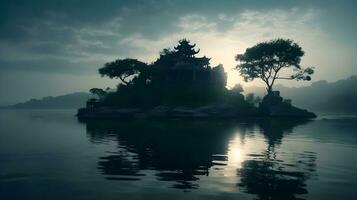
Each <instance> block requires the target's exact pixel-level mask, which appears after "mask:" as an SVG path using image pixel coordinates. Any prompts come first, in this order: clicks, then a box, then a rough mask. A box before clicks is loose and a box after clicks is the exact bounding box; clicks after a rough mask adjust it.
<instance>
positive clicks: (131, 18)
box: [0, 0, 357, 105]
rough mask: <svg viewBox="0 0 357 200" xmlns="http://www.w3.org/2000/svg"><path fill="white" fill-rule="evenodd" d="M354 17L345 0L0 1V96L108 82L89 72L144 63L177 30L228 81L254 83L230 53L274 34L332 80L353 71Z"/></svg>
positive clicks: (17, 98) (356, 48)
mask: <svg viewBox="0 0 357 200" xmlns="http://www.w3.org/2000/svg"><path fill="white" fill-rule="evenodd" d="M355 19H357V1H352V0H351V1H347V0H339V1H337V0H335V1H333V0H320V1H319V0H315V1H311V0H310V1H307V0H306V1H304V0H300V1H297V0H296V1H292V0H285V1H277V0H265V1H254V0H250V1H241V0H224V1H223V0H222V1H213V0H212V1H208V0H207V1H204V0H200V1H198V0H197V1H192V0H146V1H144V0H130V1H129V0H127V1H124V0H111V1H110V0H101V1H94V0H73V1H65V0H56V1H55V0H32V1H30V0H27V1H25V0H0V30H1V31H0V93H1V94H2V95H1V96H0V105H7V104H12V103H16V102H21V101H25V100H28V99H31V98H40V97H44V96H56V95H61V94H67V93H71V92H79V91H88V90H89V89H90V88H93V87H101V88H106V87H108V86H109V87H112V88H115V85H116V84H118V82H119V81H118V80H110V79H108V78H103V77H100V75H98V69H99V68H100V67H102V66H103V64H104V63H106V62H109V61H113V60H115V59H118V58H136V59H139V60H141V61H145V62H148V63H150V62H152V61H155V59H156V58H157V57H158V55H159V52H160V51H161V50H162V49H164V48H168V47H171V48H172V47H173V46H175V45H176V43H177V41H178V40H180V39H182V38H187V39H189V40H190V41H191V42H192V43H196V45H197V48H199V49H200V53H199V55H200V56H203V55H206V56H207V57H210V58H211V64H212V66H215V65H218V64H223V66H224V68H225V70H226V71H227V73H228V86H232V85H234V84H236V83H241V84H243V85H244V86H250V85H258V86H259V85H260V84H261V83H260V82H259V81H254V82H252V83H244V82H243V80H242V78H241V77H240V76H239V73H238V72H237V71H236V70H234V69H233V68H234V67H235V66H236V65H237V63H236V61H235V60H234V57H235V55H236V54H238V53H244V51H245V49H246V48H248V47H250V46H253V45H255V44H256V43H259V42H263V41H267V40H271V39H275V38H287V39H292V40H294V41H295V42H297V43H298V44H299V45H300V46H301V47H302V48H303V50H304V51H305V56H304V57H303V59H302V65H303V66H306V67H309V66H313V67H315V70H316V73H315V74H314V76H313V80H314V81H318V80H327V81H336V80H339V79H344V78H347V77H349V76H351V75H356V74H357V68H356V67H357V66H356V63H357V62H356V61H357V53H356V52H357V45H356V44H357V37H356V35H357V34H356V33H357V22H356V20H355ZM280 84H284V85H287V86H301V85H306V84H310V83H306V82H304V83H303V82H297V83H295V82H286V81H285V82H280Z"/></svg>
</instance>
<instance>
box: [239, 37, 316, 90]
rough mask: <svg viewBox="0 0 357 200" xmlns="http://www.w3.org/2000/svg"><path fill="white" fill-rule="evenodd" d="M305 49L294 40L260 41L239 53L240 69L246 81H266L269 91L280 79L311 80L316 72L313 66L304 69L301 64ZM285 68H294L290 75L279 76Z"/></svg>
mask: <svg viewBox="0 0 357 200" xmlns="http://www.w3.org/2000/svg"><path fill="white" fill-rule="evenodd" d="M303 55H304V51H303V50H302V48H301V47H300V46H299V45H298V44H297V43H294V42H293V41H292V40H285V39H276V40H271V41H268V42H262V43H259V44H257V45H255V46H253V47H251V48H248V49H247V50H246V52H245V53H244V54H238V55H237V56H236V60H237V61H239V64H238V65H237V67H236V69H238V70H239V72H240V74H241V75H242V76H243V78H244V80H245V81H251V80H254V79H256V78H260V79H261V80H263V81H264V83H265V84H266V87H267V91H268V93H270V92H272V91H273V85H274V83H275V81H276V80H278V79H286V80H304V81H310V80H311V75H312V74H313V73H314V70H313V68H312V67H309V68H306V69H303V68H302V67H301V66H300V61H301V57H302V56H303ZM284 69H292V71H293V73H292V74H291V75H290V76H288V77H283V76H279V74H280V73H281V72H282V70H284Z"/></svg>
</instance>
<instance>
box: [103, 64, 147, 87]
mask: <svg viewBox="0 0 357 200" xmlns="http://www.w3.org/2000/svg"><path fill="white" fill-rule="evenodd" d="M145 67H147V64H146V63H144V62H141V61H138V60H137V59H132V58H126V59H117V60H115V61H112V62H108V63H105V65H104V67H102V68H100V69H99V74H100V75H102V76H108V77H109V78H119V79H120V80H121V81H122V82H123V83H124V84H126V85H128V84H129V83H130V81H128V80H127V78H129V77H130V76H133V75H138V74H139V73H140V72H141V71H143V70H144V68H145Z"/></svg>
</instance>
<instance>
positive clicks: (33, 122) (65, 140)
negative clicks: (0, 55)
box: [0, 110, 357, 200]
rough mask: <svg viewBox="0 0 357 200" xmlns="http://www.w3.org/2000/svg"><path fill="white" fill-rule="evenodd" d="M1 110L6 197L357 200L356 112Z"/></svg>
mask: <svg viewBox="0 0 357 200" xmlns="http://www.w3.org/2000/svg"><path fill="white" fill-rule="evenodd" d="M74 113H75V111H74V110H42V111H41V110H38V111H36V110H33V111H29V110H18V111H15V110H1V111H0V199H2V200H7V199H11V200H13V199H21V200H24V199H51V200H54V199H129V200H130V199H158V200H159V199H170V200H175V199H235V200H236V199H284V200H286V199H324V200H326V199H333V200H335V199H349V200H353V199H357V155H356V153H357V117H356V116H325V117H324V118H321V117H320V118H319V119H317V120H314V121H305V122H302V121H299V122H298V121H287V120H280V121H278V120H256V121H234V120H215V121H214V120H212V121H192V120H167V121H158V120H146V121H145V120H137V121H123V120H112V121H110V120H106V121H90V122H79V121H78V120H77V119H76V118H75V117H74Z"/></svg>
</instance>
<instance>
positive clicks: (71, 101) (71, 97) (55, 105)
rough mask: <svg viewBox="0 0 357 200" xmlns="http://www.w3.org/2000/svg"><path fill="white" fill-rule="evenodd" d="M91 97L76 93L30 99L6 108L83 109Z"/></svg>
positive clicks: (87, 94) (83, 93) (84, 93)
mask: <svg viewBox="0 0 357 200" xmlns="http://www.w3.org/2000/svg"><path fill="white" fill-rule="evenodd" d="M92 97H93V95H91V94H89V93H86V92H76V93H72V94H66V95H61V96H55V97H51V96H49V97H44V98H42V99H31V100H29V101H26V102H23V103H18V104H15V105H11V106H8V107H7V108H18V109H70V108H76V109H77V108H80V107H84V106H85V104H86V101H87V100H88V99H89V98H92Z"/></svg>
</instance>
